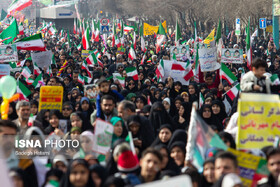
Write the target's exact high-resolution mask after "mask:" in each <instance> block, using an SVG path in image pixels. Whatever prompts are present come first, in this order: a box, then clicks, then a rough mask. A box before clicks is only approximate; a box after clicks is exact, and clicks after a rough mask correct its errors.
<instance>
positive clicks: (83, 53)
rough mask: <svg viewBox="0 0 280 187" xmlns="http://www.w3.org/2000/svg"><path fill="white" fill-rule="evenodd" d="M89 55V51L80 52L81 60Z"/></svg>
mask: <svg viewBox="0 0 280 187" xmlns="http://www.w3.org/2000/svg"><path fill="white" fill-rule="evenodd" d="M91 53H92V51H91V50H82V58H87V57H88V56H89V54H91Z"/></svg>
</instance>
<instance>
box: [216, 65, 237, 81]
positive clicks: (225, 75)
mask: <svg viewBox="0 0 280 187" xmlns="http://www.w3.org/2000/svg"><path fill="white" fill-rule="evenodd" d="M220 75H221V77H222V79H224V80H226V81H227V82H228V83H229V85H232V84H233V83H234V82H235V81H237V78H236V76H235V75H234V74H233V73H232V72H231V71H230V70H229V69H228V68H227V66H226V65H225V64H224V63H221V70H220Z"/></svg>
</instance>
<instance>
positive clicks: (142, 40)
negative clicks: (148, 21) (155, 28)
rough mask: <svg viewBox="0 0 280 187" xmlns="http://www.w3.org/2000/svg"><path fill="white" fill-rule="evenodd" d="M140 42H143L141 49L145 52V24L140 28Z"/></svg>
mask: <svg viewBox="0 0 280 187" xmlns="http://www.w3.org/2000/svg"><path fill="white" fill-rule="evenodd" d="M140 43H141V51H143V52H144V53H145V52H146V50H147V49H146V47H145V40H144V34H143V25H142V26H141V28H140Z"/></svg>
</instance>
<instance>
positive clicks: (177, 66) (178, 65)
mask: <svg viewBox="0 0 280 187" xmlns="http://www.w3.org/2000/svg"><path fill="white" fill-rule="evenodd" d="M171 70H179V71H185V68H184V67H183V66H181V65H180V64H172V67H171Z"/></svg>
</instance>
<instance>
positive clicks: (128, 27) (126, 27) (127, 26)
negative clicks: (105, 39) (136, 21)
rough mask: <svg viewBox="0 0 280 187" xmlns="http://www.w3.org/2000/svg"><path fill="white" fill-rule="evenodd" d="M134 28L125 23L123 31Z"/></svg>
mask: <svg viewBox="0 0 280 187" xmlns="http://www.w3.org/2000/svg"><path fill="white" fill-rule="evenodd" d="M133 30H134V27H133V26H129V25H125V26H124V28H123V31H124V32H126V33H128V32H130V31H133Z"/></svg>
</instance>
